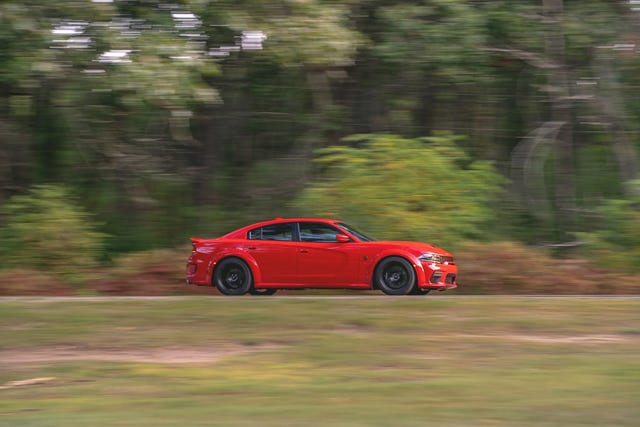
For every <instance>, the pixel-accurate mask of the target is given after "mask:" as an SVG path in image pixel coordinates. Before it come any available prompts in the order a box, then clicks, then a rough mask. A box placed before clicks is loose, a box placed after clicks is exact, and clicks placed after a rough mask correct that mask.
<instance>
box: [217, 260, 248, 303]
mask: <svg viewBox="0 0 640 427" xmlns="http://www.w3.org/2000/svg"><path fill="white" fill-rule="evenodd" d="M213 284H214V285H215V287H216V288H218V290H219V291H220V292H221V293H223V294H225V295H244V294H246V293H247V292H249V291H250V290H251V288H252V284H253V276H252V275H251V270H250V269H249V266H248V265H247V264H246V263H245V262H244V261H242V260H241V259H239V258H226V259H224V260H222V261H221V262H220V264H218V266H217V267H216V269H215V271H214V272H213Z"/></svg>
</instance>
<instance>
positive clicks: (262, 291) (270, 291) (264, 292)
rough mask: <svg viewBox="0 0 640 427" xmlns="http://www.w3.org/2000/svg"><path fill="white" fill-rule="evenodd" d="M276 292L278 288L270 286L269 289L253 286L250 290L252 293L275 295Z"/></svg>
mask: <svg viewBox="0 0 640 427" xmlns="http://www.w3.org/2000/svg"><path fill="white" fill-rule="evenodd" d="M276 292H278V290H277V289H272V288H269V289H253V288H252V289H251V290H250V291H249V293H250V294H251V295H273V294H275V293H276Z"/></svg>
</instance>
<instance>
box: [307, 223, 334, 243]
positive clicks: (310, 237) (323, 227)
mask: <svg viewBox="0 0 640 427" xmlns="http://www.w3.org/2000/svg"><path fill="white" fill-rule="evenodd" d="M338 234H340V231H339V230H338V229H337V228H333V227H332V226H330V225H329V224H324V223H321V222H301V223H300V241H302V242H316V243H335V241H336V235H338Z"/></svg>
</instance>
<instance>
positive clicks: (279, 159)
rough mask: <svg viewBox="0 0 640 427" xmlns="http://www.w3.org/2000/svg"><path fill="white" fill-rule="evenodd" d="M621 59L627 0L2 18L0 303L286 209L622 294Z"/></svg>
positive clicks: (487, 279) (188, 7)
mask: <svg viewBox="0 0 640 427" xmlns="http://www.w3.org/2000/svg"><path fill="white" fill-rule="evenodd" d="M639 43H640V2H638V1H633V0H631V1H630V0H618V1H614V0H564V1H563V0H519V1H512V0H504V1H501V0H467V1H462V0H424V1H394V0H345V1H339V2H338V1H328V0H325V1H323V0H276V1H269V2H265V1H260V0H245V1H236V0H233V1H231V0H228V1H224V0H216V1H207V0H185V1H175V2H164V1H156V0H139V1H133V0H122V1H117V0H114V1H110V0H66V1H63V2H51V1H49V0H31V1H27V0H25V1H12V0H5V1H3V2H2V3H0V212H1V215H0V268H2V269H3V270H0V276H2V277H3V280H4V282H3V283H4V286H5V287H8V288H10V287H11V286H14V285H7V283H14V284H15V286H16V288H15V289H8V288H6V289H4V290H3V292H4V293H23V292H27V293H28V292H32V291H33V290H29V291H26V290H25V289H24V288H22V286H25V285H24V282H25V280H24V279H25V278H27V277H28V278H29V280H30V281H31V282H37V280H35V278H37V277H40V278H41V282H42V283H43V285H42V287H43V288H46V289H47V290H48V291H50V292H53V291H52V289H53V287H52V285H51V283H52V280H53V279H52V278H55V280H56V281H58V282H59V283H60V286H61V288H60V289H62V288H64V284H67V283H71V284H72V285H73V286H75V287H76V290H77V286H82V284H83V283H96V281H98V282H99V279H100V277H102V279H104V276H105V275H106V276H112V277H115V276H118V275H120V276H122V277H123V276H126V275H127V274H130V275H131V276H133V275H137V274H140V273H141V272H143V271H145V269H146V270H147V272H149V271H148V270H151V271H150V274H152V275H153V274H155V276H153V277H154V279H153V280H158V277H165V279H166V278H167V277H169V278H170V281H173V282H172V283H174V282H175V283H179V281H180V278H181V275H182V265H183V263H184V259H186V256H187V254H188V250H189V247H188V245H187V244H188V238H189V237H190V236H201V237H215V236H218V235H221V234H223V233H225V232H227V231H230V230H232V229H234V228H236V227H239V226H241V225H245V224H248V223H251V222H254V221H257V220H263V219H269V218H272V217H275V216H282V217H284V216H294V215H295V216H297V215H309V216H327V217H336V218H340V219H343V220H345V221H347V222H350V223H353V225H355V226H357V227H358V228H360V229H362V230H363V231H364V232H366V233H368V234H371V235H373V236H375V237H377V238H385V239H387V238H393V239H404V240H422V241H429V242H432V243H435V244H438V245H441V246H443V247H445V248H447V249H449V250H452V251H454V252H455V253H456V255H457V256H458V258H459V259H460V260H461V261H460V265H461V280H460V282H461V283H462V284H463V285H464V274H465V268H466V271H467V274H468V276H467V277H469V278H471V277H472V275H471V274H470V273H469V272H472V273H473V281H472V280H467V283H469V286H471V287H473V286H477V289H476V291H478V292H488V291H490V290H491V289H492V288H491V286H494V287H495V286H500V285H503V289H504V288H508V289H509V290H510V291H513V292H517V291H519V290H520V291H522V292H526V291H531V289H528V288H526V284H525V283H526V279H535V280H536V283H538V286H550V284H552V285H553V286H550V287H548V288H546V289H540V288H537V289H534V290H535V291H543V292H544V291H549V292H553V291H554V289H556V287H557V286H561V285H562V286H565V287H566V288H565V291H566V290H567V289H568V288H571V289H574V290H575V289H578V288H580V286H582V288H581V289H582V290H583V291H585V290H586V291H587V292H591V291H593V292H599V293H602V292H610V291H615V292H620V293H629V292H635V291H637V286H638V285H637V280H635V277H636V274H637V272H638V269H639V268H640V210H639V209H640V181H639V180H638V160H637V152H638V146H639V145H638V142H639V136H640V125H639V124H640V120H639V119H640V44H639ZM483 263H484V264H483ZM474 269H475V270H474ZM505 269H506V270H505ZM474 271H475V273H474ZM476 273H477V274H476ZM100 275H102V276H100ZM96 276H100V277H96ZM120 276H118V277H120ZM543 276H544V278H545V279H546V280H545V283H544V284H542V285H540V282H541V280H540V278H541V277H543ZM12 278H13V279H12ZM174 279H175V280H174ZM12 280H13V281H12ZM483 280H484V283H485V284H486V286H485V287H482V286H479V285H478V283H480V282H482V281H483ZM92 281H93V282H92ZM471 282H473V283H471ZM612 283H614V284H617V285H619V286H622V288H621V289H613V287H615V286H614V285H612ZM44 284H46V285H44ZM34 286H36V287H37V286H39V285H34ZM518 286H520V288H519V289H516V287H518ZM602 286H604V288H603V287H602ZM634 286H635V287H634ZM94 288H98V289H99V288H100V287H99V286H98V285H95V286H94ZM107 288H108V287H107ZM467 289H469V288H467ZM99 290H100V289H99Z"/></svg>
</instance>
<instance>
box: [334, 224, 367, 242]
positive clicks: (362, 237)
mask: <svg viewBox="0 0 640 427" xmlns="http://www.w3.org/2000/svg"><path fill="white" fill-rule="evenodd" d="M336 225H337V226H338V227H340V228H342V229H343V230H345V231H348V232H349V233H351V234H353V235H354V236H356V237H357V238H358V239H359V240H360V241H362V242H373V241H375V240H376V239H372V238H371V237H368V236H366V235H364V234H362V233H360V232H359V231H358V230H356V229H355V228H353V227H351V226H350V225H347V224H345V223H344V222H339V223H337V224H336Z"/></svg>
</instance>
